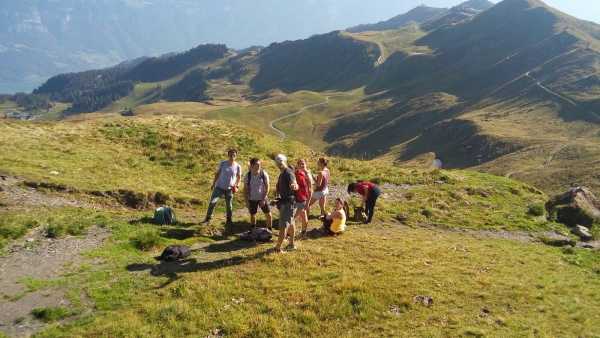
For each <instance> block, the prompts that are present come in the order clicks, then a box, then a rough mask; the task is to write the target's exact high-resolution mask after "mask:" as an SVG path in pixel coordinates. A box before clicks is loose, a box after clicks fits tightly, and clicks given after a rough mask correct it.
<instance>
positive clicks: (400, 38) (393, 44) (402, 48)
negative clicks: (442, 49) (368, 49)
mask: <svg viewBox="0 0 600 338" xmlns="http://www.w3.org/2000/svg"><path fill="white" fill-rule="evenodd" d="M344 34H347V35H349V36H351V37H352V38H354V39H357V40H361V41H367V42H372V43H375V44H377V46H379V49H380V50H381V55H382V58H381V60H380V61H381V62H383V61H385V60H386V59H387V58H388V57H389V56H390V55H392V54H394V53H396V52H400V53H405V54H416V53H418V54H429V53H431V49H430V48H429V47H427V46H417V45H416V44H415V41H417V40H418V39H419V38H421V37H423V36H425V34H426V33H425V32H423V31H422V30H421V29H420V28H419V26H417V25H409V26H407V27H404V28H401V29H398V30H387V31H369V32H362V33H347V32H345V33H344Z"/></svg>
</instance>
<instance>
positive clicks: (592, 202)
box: [546, 187, 600, 228]
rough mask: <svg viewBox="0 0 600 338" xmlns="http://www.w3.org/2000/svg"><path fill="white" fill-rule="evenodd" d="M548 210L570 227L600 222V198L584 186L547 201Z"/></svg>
mask: <svg viewBox="0 0 600 338" xmlns="http://www.w3.org/2000/svg"><path fill="white" fill-rule="evenodd" d="M546 210H547V211H548V214H549V215H551V217H553V218H555V219H556V221H558V222H560V223H563V224H565V225H567V226H569V227H570V228H574V227H575V226H577V225H583V226H584V227H587V228H591V227H592V225H593V224H594V223H600V200H599V199H597V198H596V196H594V194H593V193H592V192H591V191H590V190H589V189H588V188H584V187H576V188H571V189H570V190H569V191H567V192H565V193H563V194H561V195H558V196H555V197H554V198H552V199H551V200H550V201H548V203H546Z"/></svg>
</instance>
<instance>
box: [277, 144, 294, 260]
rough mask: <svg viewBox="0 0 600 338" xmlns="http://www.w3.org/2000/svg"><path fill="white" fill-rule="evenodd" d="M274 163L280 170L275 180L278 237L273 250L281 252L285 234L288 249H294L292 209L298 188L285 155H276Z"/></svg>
mask: <svg viewBox="0 0 600 338" xmlns="http://www.w3.org/2000/svg"><path fill="white" fill-rule="evenodd" d="M275 163H276V164H277V167H278V168H279V170H280V172H281V173H280V174H279V179H278V180H277V196H278V199H277V208H278V209H279V238H278V240H277V244H276V246H275V252H278V253H281V252H283V250H282V249H281V246H282V245H283V241H284V240H285V238H286V237H287V236H289V238H290V242H289V245H288V247H287V248H288V249H289V250H295V249H296V245H295V243H294V239H295V236H296V234H295V232H296V228H295V223H294V210H295V203H296V196H295V195H296V194H295V191H297V190H298V184H297V183H296V176H295V175H294V171H293V170H292V169H291V168H290V167H289V166H288V164H287V157H286V156H285V155H281V154H280V155H277V156H276V157H275Z"/></svg>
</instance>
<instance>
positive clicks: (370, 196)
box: [348, 181, 381, 224]
mask: <svg viewBox="0 0 600 338" xmlns="http://www.w3.org/2000/svg"><path fill="white" fill-rule="evenodd" d="M348 193H349V194H351V193H357V194H359V195H360V196H362V200H363V204H364V206H365V212H366V213H367V220H366V221H365V224H369V223H371V221H372V220H373V215H374V214H375V204H376V203H377V199H378V198H379V195H381V189H380V188H379V187H378V186H377V184H375V183H372V182H368V181H362V182H356V183H350V184H349V185H348Z"/></svg>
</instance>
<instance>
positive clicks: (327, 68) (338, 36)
mask: <svg viewBox="0 0 600 338" xmlns="http://www.w3.org/2000/svg"><path fill="white" fill-rule="evenodd" d="M379 56H380V51H379V48H377V46H376V45H375V44H372V43H368V42H364V41H359V40H356V39H352V38H349V37H347V36H345V35H344V34H342V33H341V32H332V33H329V34H324V35H317V36H313V37H311V38H309V39H306V40H298V41H287V42H283V43H275V44H272V45H271V46H269V47H268V48H265V49H263V50H262V51H261V52H260V54H259V56H258V65H259V71H258V74H257V75H256V77H254V79H252V82H251V86H252V89H253V90H254V91H257V92H263V91H267V90H270V89H276V88H277V89H282V90H285V91H297V90H302V89H308V90H330V89H338V90H344V89H351V88H356V87H360V86H361V85H363V84H364V83H365V82H366V81H368V80H369V78H370V76H371V74H372V71H373V69H374V67H375V63H376V61H377V60H378V58H379Z"/></svg>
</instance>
